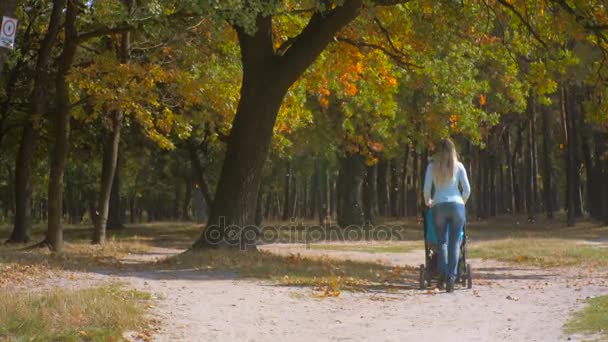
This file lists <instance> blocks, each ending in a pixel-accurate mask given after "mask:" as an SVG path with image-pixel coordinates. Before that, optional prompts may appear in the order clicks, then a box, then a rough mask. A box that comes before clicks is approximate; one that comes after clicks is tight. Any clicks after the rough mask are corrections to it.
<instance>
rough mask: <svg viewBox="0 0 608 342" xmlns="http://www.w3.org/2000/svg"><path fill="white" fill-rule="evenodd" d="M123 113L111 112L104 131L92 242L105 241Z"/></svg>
mask: <svg viewBox="0 0 608 342" xmlns="http://www.w3.org/2000/svg"><path fill="white" fill-rule="evenodd" d="M122 118H123V114H122V111H120V110H115V111H113V112H112V113H111V118H110V120H111V123H112V129H111V131H108V132H106V136H105V142H104V147H103V162H102V166H101V185H100V187H99V200H98V202H97V211H98V214H97V218H96V219H95V226H94V229H93V239H92V243H93V244H104V243H105V242H106V227H107V223H108V213H109V209H110V195H111V192H112V185H113V184H114V176H115V173H116V170H117V169H118V146H119V145H120V131H121V128H122Z"/></svg>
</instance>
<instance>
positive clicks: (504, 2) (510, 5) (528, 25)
mask: <svg viewBox="0 0 608 342" xmlns="http://www.w3.org/2000/svg"><path fill="white" fill-rule="evenodd" d="M497 1H498V2H499V3H500V4H501V5H503V6H504V7H506V8H507V9H509V10H510V11H511V12H512V13H513V14H515V16H517V18H519V20H520V21H521V23H522V24H524V25H525V26H526V28H527V29H528V31H529V32H530V33H531V34H532V36H533V37H534V39H536V40H537V41H538V42H539V43H540V44H541V45H542V46H543V47H545V48H547V43H545V41H544V40H542V38H541V37H540V35H539V34H538V33H536V31H535V30H534V28H533V27H532V25H531V24H530V23H529V22H528V21H527V20H526V18H524V16H523V15H522V14H521V13H519V11H518V10H517V9H516V8H515V7H514V6H513V5H512V4H510V3H509V2H507V1H506V0H497Z"/></svg>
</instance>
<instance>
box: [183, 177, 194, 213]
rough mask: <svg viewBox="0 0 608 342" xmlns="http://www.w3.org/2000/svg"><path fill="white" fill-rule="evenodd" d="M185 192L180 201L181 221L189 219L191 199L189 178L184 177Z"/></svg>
mask: <svg viewBox="0 0 608 342" xmlns="http://www.w3.org/2000/svg"><path fill="white" fill-rule="evenodd" d="M185 183H186V184H185V185H186V192H185V193H184V199H183V201H182V210H181V211H182V217H181V219H182V221H190V212H189V210H188V209H189V208H190V202H191V201H192V182H191V181H190V179H186V182H185Z"/></svg>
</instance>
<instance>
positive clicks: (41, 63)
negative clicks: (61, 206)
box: [0, 0, 66, 242]
mask: <svg viewBox="0 0 608 342" xmlns="http://www.w3.org/2000/svg"><path fill="white" fill-rule="evenodd" d="M13 1H14V0H9V1H2V5H0V6H3V7H4V6H6V7H4V8H0V9H4V10H6V11H10V8H11V7H13V5H12V2H13ZM65 3H66V0H56V1H55V2H54V3H53V10H52V13H51V18H50V21H49V26H48V28H47V31H46V34H45V36H44V39H43V40H42V43H41V45H40V49H39V50H38V57H37V60H36V72H35V73H34V75H35V76H34V88H33V91H32V112H31V113H30V117H29V118H28V119H27V121H26V122H25V124H24V127H23V133H22V137H21V143H20V146H19V151H18V155H17V160H16V165H15V227H14V230H13V233H12V234H11V238H10V241H11V242H28V241H29V240H30V232H31V229H32V217H31V202H32V183H31V182H32V181H31V178H32V169H33V162H34V153H35V150H36V145H37V140H38V125H39V124H40V120H41V117H42V116H43V115H44V114H45V113H46V111H47V110H48V102H47V91H48V88H49V87H48V85H49V84H48V79H47V77H48V65H49V63H50V62H51V59H52V57H53V55H52V49H53V46H54V45H55V41H56V39H57V33H58V32H59V29H60V28H61V19H62V12H63V9H64V8H65ZM15 6H16V5H15ZM0 50H2V49H0ZM2 58H4V55H1V56H0V62H1V61H2ZM0 65H3V63H0Z"/></svg>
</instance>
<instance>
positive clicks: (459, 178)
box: [424, 162, 471, 205]
mask: <svg viewBox="0 0 608 342" xmlns="http://www.w3.org/2000/svg"><path fill="white" fill-rule="evenodd" d="M458 184H460V186H462V193H460V190H459V189H458ZM433 185H434V186H435V193H434V194H433V205H435V204H438V203H446V202H453V203H461V204H465V203H466V202H467V200H468V199H469V196H471V185H470V184H469V179H468V178H467V171H466V170H465V168H464V165H462V163H461V162H458V163H457V164H456V174H455V175H454V178H453V179H452V181H451V182H450V183H448V184H445V185H442V186H437V185H436V184H433V163H430V164H429V166H427V168H426V175H425V176H424V203H425V204H428V203H429V199H431V188H432V187H433Z"/></svg>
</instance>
